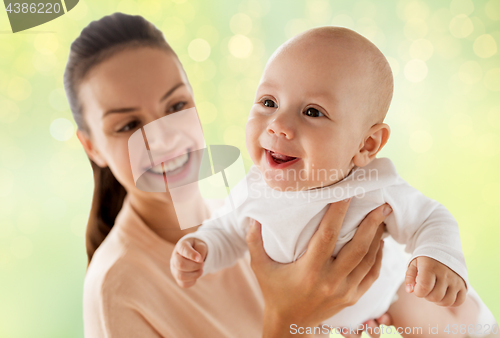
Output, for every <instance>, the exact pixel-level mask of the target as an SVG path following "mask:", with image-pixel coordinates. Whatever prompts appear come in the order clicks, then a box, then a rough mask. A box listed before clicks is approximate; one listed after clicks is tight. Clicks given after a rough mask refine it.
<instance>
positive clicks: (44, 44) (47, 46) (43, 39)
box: [34, 34, 59, 54]
mask: <svg viewBox="0 0 500 338" xmlns="http://www.w3.org/2000/svg"><path fill="white" fill-rule="evenodd" d="M34 45H35V49H36V50H37V51H38V52H40V53H41V54H54V52H55V51H56V50H57V49H58V48H59V40H58V39H57V35H56V34H37V35H36V36H35V41H34Z"/></svg>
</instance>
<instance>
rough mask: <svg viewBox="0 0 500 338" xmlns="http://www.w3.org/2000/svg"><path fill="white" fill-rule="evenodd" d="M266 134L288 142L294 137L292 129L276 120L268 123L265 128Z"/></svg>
mask: <svg viewBox="0 0 500 338" xmlns="http://www.w3.org/2000/svg"><path fill="white" fill-rule="evenodd" d="M267 132H268V133H269V134H271V135H275V136H278V137H285V138H286V139H288V140H290V139H292V138H293V137H294V132H293V130H292V127H291V126H290V125H289V124H287V123H285V122H284V121H282V120H281V119H278V118H275V119H274V120H273V121H272V122H271V123H269V125H268V126H267Z"/></svg>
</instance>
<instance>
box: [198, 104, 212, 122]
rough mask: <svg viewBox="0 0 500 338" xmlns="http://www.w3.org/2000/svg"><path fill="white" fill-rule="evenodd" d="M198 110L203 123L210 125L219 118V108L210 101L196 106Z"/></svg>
mask: <svg viewBox="0 0 500 338" xmlns="http://www.w3.org/2000/svg"><path fill="white" fill-rule="evenodd" d="M196 108H197V110H198V113H199V115H200V121H201V123H204V124H208V123H211V122H213V121H214V120H215V119H216V118H217V108H216V107H215V105H214V104H213V103H212V102H210V101H203V102H200V103H197V104H196Z"/></svg>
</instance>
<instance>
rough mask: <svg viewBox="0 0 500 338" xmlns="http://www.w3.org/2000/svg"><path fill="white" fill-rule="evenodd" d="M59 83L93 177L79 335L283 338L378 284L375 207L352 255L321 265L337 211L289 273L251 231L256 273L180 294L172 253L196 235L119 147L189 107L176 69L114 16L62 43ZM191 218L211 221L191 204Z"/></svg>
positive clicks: (136, 23) (155, 38)
mask: <svg viewBox="0 0 500 338" xmlns="http://www.w3.org/2000/svg"><path fill="white" fill-rule="evenodd" d="M64 85H65V89H66V93H67V97H68V101H69V103H70V107H71V110H72V112H73V116H74V118H75V121H76V123H77V126H78V131H77V136H78V138H79V140H80V142H81V144H82V145H83V147H84V149H85V152H86V153H87V155H88V157H89V159H90V163H91V165H92V169H93V172H94V184H95V188H94V196H93V200H92V209H91V212H90V216H89V221H88V225H87V233H86V246H87V255H88V259H89V265H88V270H87V274H86V278H85V285H84V327H85V336H87V337H92V338H96V337H159V336H163V337H259V336H262V335H263V336H268V337H281V336H287V335H290V325H291V324H296V325H297V327H312V326H316V325H318V323H320V322H321V321H322V320H323V319H326V318H328V317H330V316H331V315H333V314H335V313H336V312H338V311H340V310H342V309H343V308H344V307H346V306H348V305H351V304H353V303H354V302H356V301H357V299H359V298H360V297H361V295H362V294H363V293H364V292H365V291H366V290H367V289H368V287H369V286H370V285H371V284H372V283H373V281H374V280H375V279H376V278H377V276H378V271H379V269H380V259H381V255H382V250H381V248H382V245H381V241H380V238H381V233H382V229H383V227H382V226H379V224H380V223H381V222H382V221H383V220H384V218H385V216H384V215H383V207H380V208H378V209H376V210H374V211H373V212H371V213H370V215H368V216H367V218H366V219H365V220H364V221H363V223H362V225H361V227H360V230H359V231H358V233H357V234H356V236H355V237H354V238H353V240H352V245H347V246H346V247H345V248H343V250H342V251H341V254H339V256H338V257H337V258H336V259H335V260H333V259H332V258H331V257H330V254H331V252H332V251H333V248H334V245H335V242H336V239H337V235H338V231H339V229H340V226H341V224H342V220H343V215H344V214H345V212H346V210H347V206H348V204H349V202H348V201H347V202H338V203H336V204H332V205H331V207H330V209H329V212H328V213H327V214H326V215H325V217H324V219H323V220H322V222H321V225H320V227H319V229H318V231H317V233H316V234H315V236H314V238H313V240H312V242H311V244H310V249H309V250H308V251H307V253H306V254H305V255H304V256H303V257H302V258H301V259H299V260H298V261H297V262H296V263H294V264H287V265H282V264H278V263H275V262H272V261H271V260H270V259H269V258H268V257H267V256H266V255H265V253H264V251H263V249H262V242H261V237H260V235H259V234H260V232H259V225H258V224H256V225H255V226H254V227H252V228H251V229H252V230H251V231H250V232H249V235H248V238H247V241H248V244H249V248H250V253H251V256H252V268H253V270H254V272H255V275H254V274H253V273H252V270H251V268H250V264H249V260H248V259H245V260H240V261H239V262H238V263H237V264H236V265H235V266H233V267H232V268H229V269H226V270H224V271H221V272H219V273H216V274H212V275H207V276H205V277H204V278H202V279H200V280H199V283H197V284H196V285H195V286H194V287H193V288H190V289H189V290H185V289H181V288H179V287H178V286H177V285H176V283H175V282H174V279H173V278H172V275H171V273H170V269H169V261H170V257H171V254H172V249H173V248H174V245H175V243H176V242H177V241H178V240H179V238H181V237H182V236H183V235H184V234H186V233H188V232H191V231H194V230H195V229H196V228H190V229H186V230H181V229H180V228H179V223H178V220H177V217H176V213H175V210H174V208H173V205H172V201H171V198H170V194H169V193H168V192H167V193H158V192H156V193H152V192H148V193H146V192H144V191H141V190H139V189H138V188H137V187H136V186H135V184H134V180H133V178H132V173H131V168H130V162H129V155H128V143H127V141H128V138H129V137H130V135H131V134H132V133H133V132H134V131H135V130H137V128H140V127H141V126H144V125H146V124H148V123H149V122H152V121H154V120H156V119H158V118H160V117H162V116H165V114H173V113H175V112H177V111H180V110H184V109H187V108H191V107H194V106H195V103H194V99H193V93H192V89H191V86H190V85H189V82H188V79H187V77H186V74H185V72H184V70H183V68H182V65H181V63H180V61H179V59H178V58H177V56H176V54H175V53H174V51H173V50H172V49H171V48H170V46H169V45H168V44H167V42H166V41H165V39H164V37H163V34H162V33H161V32H160V31H159V30H157V29H156V28H155V27H154V26H153V25H152V24H150V23H149V22H147V21H146V20H144V19H143V18H142V17H140V16H130V15H125V14H122V13H115V14H113V15H110V16H106V17H103V18H102V19H100V20H98V21H93V22H91V23H90V24H89V25H88V26H87V27H86V28H85V29H83V30H82V32H81V35H80V36H79V37H78V38H77V39H76V40H75V41H74V42H73V43H72V45H71V52H70V56H69V60H68V63H67V67H66V71H65V74H64ZM186 128H187V127H184V126H175V127H172V128H171V130H170V131H169V132H170V133H171V134H170V135H169V137H171V140H172V142H171V144H170V145H167V146H168V147H171V150H174V149H175V147H178V146H179V147H180V146H185V145H186V144H191V145H193V146H195V147H196V146H197V147H201V146H202V144H200V142H201V141H200V140H198V139H196V138H193V137H192V136H191V135H190V133H189V130H186ZM169 149H170V148H169ZM193 198H196V197H193ZM200 201H201V199H200ZM190 212H191V213H193V214H196V215H197V216H199V217H203V218H206V217H208V216H209V214H210V210H209V209H208V208H207V207H206V206H205V205H204V204H203V203H201V202H200V204H199V208H198V209H197V210H190ZM359 248H366V249H364V250H359ZM255 276H257V278H256V277H255ZM259 286H260V287H259ZM261 289H262V292H261ZM387 319H388V318H385V319H384V320H387ZM380 320H382V319H380ZM372 324H374V322H372Z"/></svg>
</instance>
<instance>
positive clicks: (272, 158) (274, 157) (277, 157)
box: [264, 149, 300, 169]
mask: <svg viewBox="0 0 500 338" xmlns="http://www.w3.org/2000/svg"><path fill="white" fill-rule="evenodd" d="M264 150H265V152H266V159H267V164H268V165H269V167H271V168H273V169H284V168H287V167H289V166H290V165H292V164H294V163H296V162H297V161H300V158H299V157H294V156H289V155H286V154H282V153H278V152H275V151H272V150H270V149H264Z"/></svg>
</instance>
